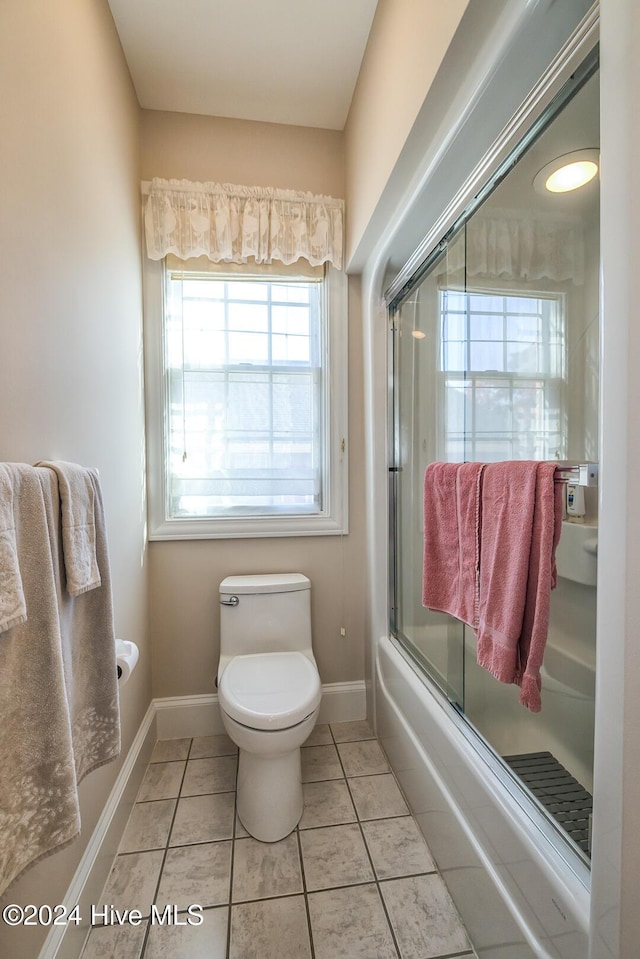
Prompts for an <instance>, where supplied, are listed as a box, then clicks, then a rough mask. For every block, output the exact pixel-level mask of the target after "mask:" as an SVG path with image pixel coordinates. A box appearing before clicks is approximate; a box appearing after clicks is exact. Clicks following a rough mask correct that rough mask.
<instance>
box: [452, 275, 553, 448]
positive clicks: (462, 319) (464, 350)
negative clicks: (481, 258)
mask: <svg viewBox="0 0 640 959" xmlns="http://www.w3.org/2000/svg"><path fill="white" fill-rule="evenodd" d="M440 328H441V343H440V364H439V366H440V372H441V377H442V384H443V389H444V403H443V409H444V422H443V429H442V431H441V437H440V442H441V444H442V451H441V453H440V454H439V455H440V456H441V458H443V459H447V460H449V461H453V462H456V461H462V460H467V461H473V460H475V461H483V462H496V461H498V460H510V459H532V460H548V459H554V458H558V459H564V458H565V455H566V452H565V444H566V440H565V437H566V427H565V423H564V406H563V404H564V400H563V385H564V364H565V310H564V297H563V296H562V295H561V294H558V295H556V296H554V295H549V294H545V295H537V294H534V293H527V294H522V293H514V292H505V293H500V292H496V291H491V292H482V291H469V292H464V291H456V290H441V291H440Z"/></svg>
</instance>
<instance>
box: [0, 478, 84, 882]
mask: <svg viewBox="0 0 640 959" xmlns="http://www.w3.org/2000/svg"><path fill="white" fill-rule="evenodd" d="M4 468H5V470H6V472H7V473H8V475H9V477H10V479H11V483H12V488H13V491H14V515H15V521H16V543H17V547H18V555H19V557H20V568H21V574H22V584H23V589H24V595H25V597H26V602H27V608H28V610H29V618H28V620H27V622H23V623H21V624H19V625H17V626H14V627H13V628H11V629H9V630H7V632H6V633H4V634H3V635H2V637H1V639H2V641H1V642H0V703H1V704H2V712H1V716H2V736H0V894H2V892H3V891H4V890H5V889H6V887H7V886H8V885H9V884H10V883H11V882H12V881H13V880H14V879H15V878H16V877H17V876H19V875H20V874H21V873H22V872H23V871H24V870H25V869H26V868H27V866H30V865H31V864H32V863H34V862H36V860H38V859H41V858H42V857H43V856H46V855H49V854H50V853H52V852H54V851H55V850H57V849H61V848H62V847H63V846H64V845H66V844H67V843H68V842H70V841H71V840H72V839H73V838H74V837H75V836H77V834H78V832H79V830H80V807H79V804H78V788H77V777H76V770H75V763H74V753H73V745H72V730H71V723H70V721H69V707H68V703H67V692H66V686H65V670H64V664H63V653H62V642H61V635H60V617H59V612H58V599H57V588H56V580H55V575H54V563H53V561H52V560H53V557H52V547H51V542H50V538H49V524H48V518H47V515H46V512H45V503H44V498H43V493H42V487H41V484H40V480H39V476H38V470H35V469H33V467H32V466H27V465H26V464H21V463H7V464H4ZM46 474H47V475H48V476H52V477H53V474H52V473H51V471H50V470H46ZM56 520H57V517H56ZM89 595H92V594H89Z"/></svg>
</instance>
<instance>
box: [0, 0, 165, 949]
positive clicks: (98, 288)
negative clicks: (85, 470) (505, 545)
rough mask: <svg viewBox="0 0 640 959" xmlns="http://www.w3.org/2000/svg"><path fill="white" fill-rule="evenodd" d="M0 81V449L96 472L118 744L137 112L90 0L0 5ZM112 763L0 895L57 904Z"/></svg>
mask: <svg viewBox="0 0 640 959" xmlns="http://www.w3.org/2000/svg"><path fill="white" fill-rule="evenodd" d="M0 87H1V89H2V91H3V92H2V96H1V97H0V130H1V131H2V134H1V143H2V145H1V147H0V150H1V153H2V164H1V166H2V176H1V178H0V231H1V235H2V258H1V259H0V274H1V277H2V282H1V285H2V299H1V304H2V305H1V307H0V343H1V347H0V460H13V461H26V462H30V463H33V462H35V461H36V460H39V459H55V458H63V459H66V460H72V461H77V462H80V463H84V464H87V465H92V466H96V467H98V469H99V470H100V477H101V481H102V486H103V491H104V498H105V507H106V512H107V524H108V536H109V544H110V549H111V562H112V578H113V593H114V609H115V621H116V628H117V632H118V635H120V636H123V637H125V638H127V639H131V640H134V641H135V642H137V643H139V644H140V647H141V658H140V665H139V668H138V669H137V670H136V672H135V673H134V675H133V676H132V678H131V681H130V683H129V684H128V685H127V686H126V687H124V688H123V690H122V696H121V699H122V738H123V753H122V756H124V755H126V752H127V750H128V748H129V746H130V744H131V742H132V739H133V736H134V735H135V733H136V731H137V730H138V727H139V725H140V722H141V719H142V717H143V715H144V713H145V711H146V709H147V707H148V704H149V701H150V666H149V650H148V647H147V642H146V593H145V585H146V569H145V568H144V567H145V553H146V550H145V542H144V536H143V522H144V492H143V415H142V398H141V352H140V344H141V281H140V241H139V195H138V159H139V153H138V149H139V147H138V123H139V111H138V107H137V102H136V100H135V97H134V95H133V91H132V87H131V83H130V80H129V75H128V72H127V70H126V66H125V63H124V59H123V56H122V52H121V50H120V46H119V43H118V39H117V36H116V33H115V30H114V28H113V23H112V20H111V16H110V13H109V8H108V5H107V2H106V0H50V2H48V3H43V2H41V0H19V2H18V0H8V2H3V3H1V4H0ZM119 766H120V762H118V763H110V764H109V765H107V766H105V767H103V768H101V769H99V770H97V771H96V772H94V773H92V774H91V775H89V776H88V777H87V779H86V780H85V781H84V782H83V784H82V786H81V815H82V835H81V837H80V838H79V839H78V840H76V841H75V842H73V843H72V844H71V845H70V846H69V847H68V848H67V849H65V850H64V851H62V852H60V853H58V854H57V855H55V856H52V857H50V858H48V859H46V860H44V861H43V862H42V863H40V864H38V865H36V866H35V867H34V868H32V869H31V870H30V871H28V872H27V873H26V874H25V875H24V877H23V878H22V879H20V880H18V881H17V882H16V883H15V884H14V886H13V887H12V888H11V889H10V890H9V892H8V893H7V900H8V901H10V902H11V901H17V902H22V903H26V902H34V903H42V902H46V903H50V904H55V903H56V902H60V901H62V899H63V897H64V894H65V892H66V890H67V887H68V885H69V882H70V880H71V878H72V876H73V873H74V871H75V868H76V866H77V864H78V861H79V859H80V856H81V854H82V852H83V851H84V847H85V845H86V842H87V840H88V839H89V837H90V836H91V833H92V831H93V828H94V826H95V823H96V821H97V818H98V816H99V814H100V813H101V811H102V809H103V807H104V804H105V802H106V799H107V797H108V795H109V792H110V790H111V787H112V785H113V783H114V780H115V777H116V775H117V772H118V769H119ZM0 775H1V770H0ZM46 932H47V930H46V929H42V930H40V929H37V928H34V929H17V930H10V929H9V928H8V927H7V926H5V925H4V924H3V923H0V955H2V956H7V957H8V956H11V959H34V957H35V956H36V955H37V953H38V950H39V946H40V943H41V941H42V940H43V939H44V936H45V935H46Z"/></svg>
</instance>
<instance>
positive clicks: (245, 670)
mask: <svg viewBox="0 0 640 959" xmlns="http://www.w3.org/2000/svg"><path fill="white" fill-rule="evenodd" d="M218 692H219V696H220V706H221V708H222V709H223V710H224V711H225V713H226V714H227V715H228V716H230V717H231V718H232V719H235V720H236V722H238V723H242V725H243V726H248V727H250V728H251V729H264V730H276V729H287V728H289V727H290V726H295V725H297V724H298V723H301V722H302V721H303V719H306V718H307V716H309V715H310V714H311V713H312V712H313V711H314V709H316V707H317V706H318V705H319V703H320V698H321V688H320V677H319V675H318V670H317V668H316V666H315V663H313V662H312V661H311V660H310V659H309V658H308V657H307V656H305V655H303V653H299V652H284V653H253V654H250V655H246V656H235V657H234V658H233V659H232V660H231V662H230V663H229V664H228V666H227V667H226V669H225V670H224V672H223V674H222V676H221V678H220V684H219V688H218Z"/></svg>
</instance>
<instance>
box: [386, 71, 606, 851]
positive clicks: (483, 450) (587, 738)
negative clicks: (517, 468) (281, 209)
mask: <svg viewBox="0 0 640 959" xmlns="http://www.w3.org/2000/svg"><path fill="white" fill-rule="evenodd" d="M598 145H599V113H598V73H597V66H596V64H595V62H593V63H591V64H590V65H585V66H584V68H583V71H582V78H581V79H580V81H579V82H576V81H575V78H574V79H573V82H572V84H571V88H570V89H568V90H566V91H565V92H564V93H563V94H562V95H561V96H559V97H558V98H556V100H555V101H554V103H553V104H552V107H551V108H550V109H549V110H548V111H547V112H546V114H545V115H544V117H543V118H541V120H540V122H539V123H538V124H537V125H536V127H535V129H532V130H530V131H528V132H527V134H526V135H525V137H524V138H523V140H522V141H521V143H520V144H519V146H518V147H517V149H516V152H515V153H514V154H512V155H511V156H510V157H509V158H508V160H507V161H506V162H504V163H503V164H502V165H501V167H500V169H499V170H498V171H497V172H496V174H495V176H494V177H493V179H492V180H491V181H490V182H488V183H487V184H486V186H485V187H484V188H483V189H482V190H481V191H480V193H479V194H478V195H477V196H476V197H475V199H474V202H473V203H472V204H471V205H470V206H469V207H468V208H467V209H466V210H465V211H464V213H463V214H462V215H461V216H460V217H459V218H458V221H457V222H456V223H455V225H454V226H453V227H452V228H451V229H450V230H449V233H448V234H447V235H446V236H445V237H444V238H443V239H442V240H441V241H440V242H439V243H438V244H437V246H435V247H434V249H433V250H432V251H430V252H429V253H427V256H426V258H425V259H424V261H423V263H422V264H421V265H420V266H419V268H418V269H417V270H416V271H415V273H414V275H413V277H412V278H411V280H410V281H408V282H407V283H406V284H405V285H404V287H403V289H402V290H401V291H400V292H399V293H398V294H397V295H396V297H395V299H394V300H393V302H392V303H391V320H392V323H391V334H390V337H391V354H392V362H391V366H392V377H391V399H390V406H391V414H390V435H391V438H392V442H391V446H392V449H391V463H390V504H391V505H390V517H391V543H390V555H391V564H390V565H391V571H390V609H391V624H390V626H391V634H392V636H394V637H395V639H396V640H397V642H398V643H399V644H400V645H401V646H402V647H403V649H404V651H405V653H406V654H407V655H408V656H409V657H410V658H411V660H412V662H413V664H414V666H415V667H417V668H418V669H419V670H420V671H421V672H423V673H424V674H426V675H427V676H428V677H429V679H430V680H431V682H433V683H434V684H435V685H436V686H437V687H438V689H439V690H440V692H441V693H442V694H443V695H444V696H445V697H446V698H447V700H448V701H449V704H450V706H451V708H452V709H454V710H455V711H456V713H457V715H458V717H459V718H461V719H462V721H463V723H464V724H465V725H466V731H467V734H468V736H469V737H471V738H475V739H476V740H477V742H478V743H481V744H482V746H483V748H486V749H488V750H490V751H491V753H492V754H493V756H494V757H495V759H496V761H497V762H498V764H499V765H500V768H501V769H502V772H503V774H504V775H505V776H507V777H509V778H510V781H511V786H512V789H513V791H515V793H516V794H517V793H518V792H519V791H520V792H521V793H522V795H523V796H526V797H527V800H528V801H529V802H531V803H534V804H535V805H536V807H537V808H538V809H539V811H540V812H541V813H543V814H544V815H545V816H546V817H547V818H548V822H549V824H550V825H551V826H552V829H553V830H555V831H556V833H557V840H558V842H559V843H560V844H564V845H565V847H566V849H565V855H566V856H568V857H569V858H571V857H572V856H575V857H577V858H578V859H579V860H581V861H582V862H583V863H584V864H585V865H587V864H588V860H589V853H590V813H591V792H592V784H593V738H594V686H595V615H596V593H597V581H596V553H597V489H596V487H595V476H596V475H597V470H596V469H595V468H594V469H592V470H591V471H590V477H589V480H588V482H589V484H590V485H587V486H574V484H573V483H571V484H567V485H566V499H567V500H568V505H569V509H570V513H569V514H567V517H566V519H565V520H564V521H563V531H562V536H561V540H560V544H559V547H558V553H557V565H558V585H557V588H556V589H555V590H554V591H553V593H552V599H551V612H550V625H549V634H548V641H547V647H546V651H545V658H544V666H543V670H542V710H541V712H540V713H537V714H533V713H531V712H529V711H528V710H526V709H525V708H524V707H522V706H521V705H520V704H519V701H518V692H519V690H518V688H517V687H515V686H508V685H502V684H500V683H499V682H498V681H497V680H495V679H494V678H493V677H492V676H491V675H490V674H489V673H487V672H486V671H485V670H483V669H481V668H480V667H479V666H478V665H477V664H476V656H475V636H474V633H473V630H471V629H470V628H468V627H466V626H463V625H462V624H461V623H460V622H458V621H457V620H455V619H453V618H452V617H451V616H448V615H446V614H441V613H436V612H432V611H430V610H428V609H425V608H424V607H423V606H422V602H421V596H422V549H423V537H422V530H423V508H422V500H423V481H424V473H425V468H426V467H427V465H428V464H429V463H431V462H434V461H448V462H463V461H483V462H495V461H499V460H518V459H526V460H548V461H556V462H558V463H575V464H578V463H590V464H597V462H598V380H599V375H598V374H599V190H598V177H597V176H595V177H594V178H593V179H592V180H591V181H590V182H588V183H585V184H584V185H583V186H581V187H579V188H575V189H571V190H570V191H568V192H551V190H550V188H549V186H547V185H546V181H547V177H548V175H549V174H550V173H551V172H552V171H553V169H554V168H555V166H559V165H560V164H559V163H556V161H557V160H558V158H561V157H562V158H564V159H565V160H578V161H583V160H585V159H586V160H587V161H589V162H591V161H592V160H594V159H595V162H596V164H597V154H598ZM574 154H575V156H574Z"/></svg>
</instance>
